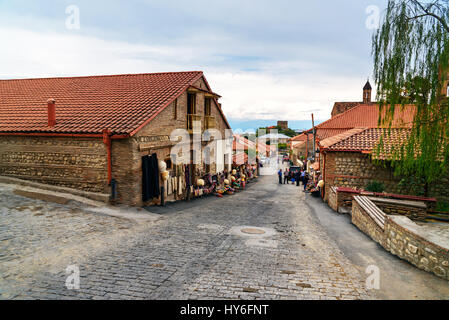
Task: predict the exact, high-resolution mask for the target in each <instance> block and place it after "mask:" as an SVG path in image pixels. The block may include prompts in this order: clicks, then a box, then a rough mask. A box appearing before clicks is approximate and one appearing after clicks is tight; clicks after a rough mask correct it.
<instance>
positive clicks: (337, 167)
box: [320, 128, 449, 202]
mask: <svg viewBox="0 0 449 320" xmlns="http://www.w3.org/2000/svg"><path fill="white" fill-rule="evenodd" d="M410 130H411V129H410V128H392V129H386V128H355V129H352V130H349V131H347V132H345V133H343V134H340V135H337V136H334V137H331V138H328V139H325V140H324V141H322V142H321V145H320V148H321V153H320V168H321V171H322V174H323V177H324V182H325V201H328V198H329V197H328V196H329V195H330V189H331V188H332V187H348V188H355V189H358V190H361V189H366V187H367V186H368V184H369V183H370V182H373V181H378V182H380V183H382V184H383V186H384V192H387V193H393V194H413V190H412V188H413V187H415V186H412V185H411V184H412V181H411V180H410V177H407V179H409V180H408V181H409V183H406V184H401V183H400V181H401V180H402V178H404V177H398V176H395V175H394V172H393V169H392V167H391V161H393V160H398V159H395V155H394V150H395V148H396V147H399V146H400V145H401V144H402V143H403V142H404V141H405V140H407V138H408V135H409V134H410ZM381 138H382V144H383V147H382V148H381V152H379V153H378V152H376V149H375V148H376V147H377V145H378V143H379V142H380V141H381ZM379 162H380V163H379ZM448 183H449V180H448V179H447V178H442V179H440V181H436V182H434V183H432V184H430V185H429V186H428V190H427V192H428V193H427V194H426V196H429V197H435V198H437V199H438V200H440V201H444V202H448V201H449V191H448V190H447V185H448Z"/></svg>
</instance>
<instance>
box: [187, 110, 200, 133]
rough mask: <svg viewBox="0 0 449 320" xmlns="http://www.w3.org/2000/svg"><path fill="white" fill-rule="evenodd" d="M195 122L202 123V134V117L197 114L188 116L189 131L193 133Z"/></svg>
mask: <svg viewBox="0 0 449 320" xmlns="http://www.w3.org/2000/svg"><path fill="white" fill-rule="evenodd" d="M195 121H199V122H200V132H201V116H199V115H196V114H188V115H187V131H188V132H189V133H190V134H192V133H193V123H194V122H195Z"/></svg>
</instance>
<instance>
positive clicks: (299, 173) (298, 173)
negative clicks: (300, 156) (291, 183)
mask: <svg viewBox="0 0 449 320" xmlns="http://www.w3.org/2000/svg"><path fill="white" fill-rule="evenodd" d="M300 178H301V172H300V171H299V170H298V171H296V173H295V181H296V186H297V187H299V179H300Z"/></svg>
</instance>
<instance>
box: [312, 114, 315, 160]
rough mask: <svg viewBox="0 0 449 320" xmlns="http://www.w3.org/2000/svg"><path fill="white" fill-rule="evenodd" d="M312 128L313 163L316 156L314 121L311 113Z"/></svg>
mask: <svg viewBox="0 0 449 320" xmlns="http://www.w3.org/2000/svg"><path fill="white" fill-rule="evenodd" d="M312 128H313V153H312V155H313V161H315V156H316V149H315V147H316V146H315V141H316V131H315V121H314V119H313V113H312Z"/></svg>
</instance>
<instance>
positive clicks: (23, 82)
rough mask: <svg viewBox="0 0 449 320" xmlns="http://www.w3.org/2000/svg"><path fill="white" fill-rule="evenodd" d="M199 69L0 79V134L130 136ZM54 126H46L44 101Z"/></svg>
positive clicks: (197, 76)
mask: <svg viewBox="0 0 449 320" xmlns="http://www.w3.org/2000/svg"><path fill="white" fill-rule="evenodd" d="M202 76H203V73H202V72H201V71H191V72H168V73H149V74H126V75H112V76H88V77H67V78H40V79H20V80H0V132H55V133H101V132H102V130H103V129H106V128H107V129H109V130H111V131H112V133H114V134H133V133H135V131H136V130H138V129H139V128H140V127H141V126H143V125H144V124H145V123H146V122H148V121H149V120H150V119H152V118H153V117H154V116H156V115H157V114H158V113H159V112H160V111H162V110H163V109H164V108H165V107H166V106H167V105H168V104H169V103H170V102H171V101H173V100H174V99H175V98H176V97H177V96H178V95H179V94H181V93H182V92H183V91H184V90H186V89H187V88H188V87H189V86H190V85H192V84H193V83H194V82H195V81H197V80H198V79H200V78H201V77H202ZM49 98H54V99H55V100H56V125H55V126H54V127H48V126H47V99H49Z"/></svg>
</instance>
